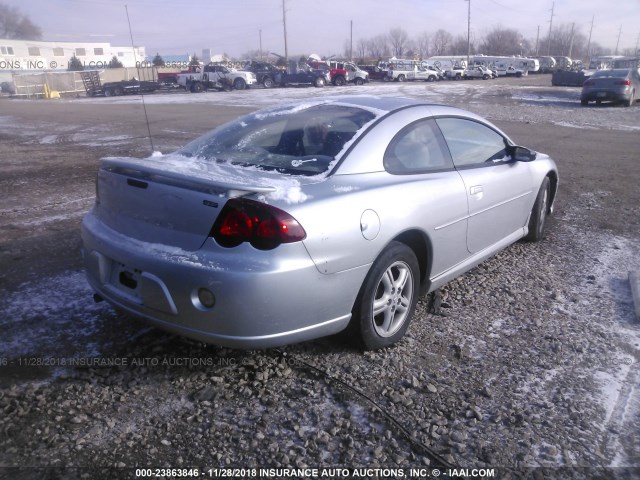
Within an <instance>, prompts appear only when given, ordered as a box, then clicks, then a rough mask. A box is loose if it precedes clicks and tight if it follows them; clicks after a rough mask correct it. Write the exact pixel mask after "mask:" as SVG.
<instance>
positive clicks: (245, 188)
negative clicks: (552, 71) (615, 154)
mask: <svg viewBox="0 0 640 480" xmlns="http://www.w3.org/2000/svg"><path fill="white" fill-rule="evenodd" d="M326 101H327V102H333V101H339V102H340V103H341V104H349V105H354V106H362V107H363V108H367V109H370V110H376V111H378V112H379V114H378V117H377V119H376V120H375V121H374V122H372V123H370V124H369V125H367V126H366V127H365V131H364V132H360V134H359V136H358V137H357V138H355V139H354V140H353V141H352V142H350V143H349V144H348V145H347V146H345V149H344V151H343V152H341V153H340V154H339V155H338V158H337V163H336V165H335V166H334V167H333V170H332V171H331V172H330V173H329V174H327V175H325V176H316V177H296V178H295V179H293V180H292V179H286V182H289V183H288V184H291V185H294V184H295V188H296V189H297V191H298V193H299V194H300V195H299V197H298V198H299V201H293V202H292V201H291V198H289V197H287V196H286V195H285V196H282V195H274V194H273V193H274V191H275V190H277V189H278V188H280V186H279V184H278V182H282V181H283V180H282V179H281V178H280V177H283V175H281V174H278V173H273V172H271V173H266V172H259V173H257V172H256V170H255V169H254V170H250V169H246V168H242V167H233V166H225V165H222V166H219V165H218V166H216V167H215V175H214V174H213V173H212V171H207V168H206V167H202V166H201V167H199V169H198V168H194V165H193V164H192V165H189V164H186V165H184V167H181V166H180V164H179V163H177V164H175V163H174V164H171V165H167V167H166V168H159V167H158V166H157V165H158V163H157V162H154V161H148V162H146V163H145V161H141V160H139V159H105V160H103V164H102V166H101V168H100V171H99V174H98V197H97V201H96V205H95V206H94V208H93V209H92V210H91V211H90V212H89V213H88V214H87V215H86V216H85V218H84V220H83V223H82V238H83V250H84V261H85V265H86V270H87V277H88V280H89V283H90V284H91V286H92V287H93V289H94V290H95V291H96V292H97V293H98V294H99V295H101V296H102V297H104V298H105V299H107V300H108V301H109V302H111V303H112V304H114V305H116V306H118V307H120V308H122V309H124V310H126V311H128V312H130V313H132V314H134V315H136V316H139V317H142V318H145V319H147V320H149V321H151V322H153V323H154V324H156V325H158V326H160V327H162V328H164V329H167V330H170V331H173V332H177V333H180V334H182V335H185V336H188V337H191V338H195V339H198V340H202V341H205V342H210V343H215V344H219V345H226V346H230V347H242V348H263V347H270V346H276V345H283V344H287V343H295V342H300V341H303V340H307V339H312V338H318V337H322V336H326V335H330V334H333V333H336V332H338V331H340V330H342V329H344V328H345V327H346V326H347V324H348V323H349V320H350V317H351V311H352V309H353V306H354V301H355V299H356V297H357V295H358V292H359V290H360V288H361V285H362V284H363V282H364V280H365V277H366V275H367V273H368V271H369V269H370V267H371V265H372V263H373V262H374V261H375V259H376V258H377V257H378V256H379V255H380V253H381V252H382V251H383V250H384V249H385V248H386V246H387V245H388V244H389V243H390V242H391V241H393V240H395V239H398V238H400V239H402V238H406V236H407V235H410V236H412V238H419V239H420V242H423V243H424V245H425V248H426V249H427V250H428V252H429V255H428V265H427V268H426V276H425V277H424V278H422V284H423V291H429V290H434V289H435V288H438V287H439V286H441V285H443V284H445V283H446V282H447V281H450V280H451V279H453V278H455V277H457V276H459V275H460V274H462V273H463V272H465V271H467V270H468V269H470V268H472V267H473V266H475V265H477V264H478V263H480V262H481V261H483V260H484V259H486V258H488V257H489V256H491V255H492V254H494V253H496V252H497V251H499V250H500V249H502V248H504V247H506V246H508V245H509V244H511V243H513V242H515V241H517V240H518V239H519V238H522V237H523V236H524V235H526V233H527V224H528V220H529V214H530V212H531V209H532V207H533V204H534V201H535V197H536V195H537V191H538V188H539V185H540V184H541V183H542V180H543V178H544V177H545V176H547V175H553V176H554V178H557V176H556V175H557V174H556V167H555V164H554V163H553V161H552V160H551V159H549V158H548V157H547V156H546V155H543V154H538V158H537V159H536V160H534V161H532V162H516V161H510V162H503V163H499V164H496V165H490V166H483V167H481V168H470V169H464V170H456V169H454V168H451V169H445V170H442V171H433V172H430V173H417V174H411V175H392V174H390V173H388V172H387V171H385V168H384V153H385V149H386V146H387V145H389V142H391V140H392V139H393V138H394V136H395V135H396V134H397V133H398V131H399V130H400V129H401V128H402V127H404V126H405V125H409V124H411V123H412V122H415V121H418V120H420V119H423V118H425V117H434V116H435V117H439V116H457V117H462V118H466V119H471V120H475V121H480V122H482V123H484V124H485V125H487V126H489V127H490V128H493V129H495V130H496V131H498V132H499V133H500V134H501V135H503V136H504V137H505V139H506V140H507V141H508V142H509V143H512V141H511V140H510V139H509V138H508V137H507V136H506V135H505V134H504V133H503V132H501V131H500V130H499V129H498V128H497V127H495V126H493V125H491V124H490V123H489V122H487V121H486V120H483V119H481V118H480V117H478V116H476V115H474V114H470V113H468V112H464V111H462V110H459V109H455V108H451V107H445V106H438V105H422V104H418V105H414V103H415V102H414V101H413V100H410V99H388V98H382V97H364V96H362V97H361V96H356V97H342V98H340V99H339V100H333V99H328V100H326ZM212 168H213V167H212ZM221 172H222V173H221ZM291 182H293V183H291ZM552 185H553V189H554V190H553V191H552V195H551V198H552V199H553V198H554V197H555V189H556V188H557V181H554V182H552ZM479 186H480V187H481V188H480V189H478V187H479ZM238 196H244V197H247V198H251V199H254V200H257V201H260V202H264V203H268V204H270V205H273V206H275V207H277V208H280V209H282V210H284V211H286V212H287V213H288V214H289V215H291V216H292V217H293V218H295V219H296V220H297V221H298V222H299V223H300V225H302V227H303V228H304V229H305V232H306V238H305V239H304V240H302V241H298V242H295V243H287V244H282V245H280V246H278V247H277V248H275V249H274V250H258V249H256V248H254V247H252V246H251V245H250V244H249V243H243V244H241V245H239V246H237V247H234V248H224V247H222V246H220V245H218V244H217V243H216V241H215V240H214V239H213V238H211V236H210V233H209V232H210V229H211V228H212V225H213V224H214V222H215V220H216V218H217V216H218V214H219V213H220V211H221V210H222V208H223V207H224V205H225V203H226V202H227V201H229V200H230V199H232V198H235V197H238ZM202 288H206V289H207V290H209V291H210V292H213V294H214V295H215V305H214V306H213V307H209V308H207V307H205V306H204V305H202V303H201V302H200V300H199V297H198V292H199V290H200V289H202Z"/></svg>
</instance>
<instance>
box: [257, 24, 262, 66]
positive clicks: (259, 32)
mask: <svg viewBox="0 0 640 480" xmlns="http://www.w3.org/2000/svg"><path fill="white" fill-rule="evenodd" d="M258 35H259V37H260V60H262V29H260V30H258Z"/></svg>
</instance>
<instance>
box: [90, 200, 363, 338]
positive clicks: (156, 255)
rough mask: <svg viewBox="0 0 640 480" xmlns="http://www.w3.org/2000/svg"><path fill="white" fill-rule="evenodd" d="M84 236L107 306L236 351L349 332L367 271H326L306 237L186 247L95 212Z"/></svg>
mask: <svg viewBox="0 0 640 480" xmlns="http://www.w3.org/2000/svg"><path fill="white" fill-rule="evenodd" d="M82 240H83V251H84V262H85V267H86V274H87V279H88V281H89V284H90V285H91V286H92V288H93V289H94V290H95V291H96V293H98V294H99V295H100V296H102V297H103V298H104V299H106V300H107V301H108V302H110V303H111V304H113V305H115V306H117V307H119V308H121V309H123V310H125V311H127V312H129V313H130V314H133V315H134V316H137V317H140V318H142V319H145V320H147V321H149V322H151V323H153V324H154V325H156V326H158V327H160V328H163V329H165V330H169V331H171V332H174V333H178V334H180V335H183V336H186V337H190V338H194V339H196V340H199V341H203V342H207V343H212V344H216V345H222V346H227V347H233V348H248V349H253V348H266V347H274V346H280V345H285V344H289V343H297V342H301V341H305V340H310V339H314V338H319V337H323V336H327V335H331V334H334V333H336V332H339V331H340V330H343V329H344V328H345V327H346V326H347V324H348V323H349V320H350V318H351V309H352V308H353V303H354V301H355V297H356V295H357V293H358V290H359V288H360V285H361V284H362V281H363V280H364V276H365V275H366V272H367V270H368V266H364V267H359V268H356V269H352V270H349V271H346V272H341V273H337V274H332V275H325V274H321V273H320V272H319V271H318V269H317V268H316V266H315V264H314V263H313V261H312V260H311V259H310V257H309V255H308V253H307V251H306V249H305V247H304V245H303V244H302V243H300V242H298V243H295V244H288V245H281V246H280V247H278V253H277V254H274V251H271V252H264V251H259V250H255V249H253V247H251V246H249V245H241V246H239V247H236V248H234V249H222V247H219V246H217V245H216V244H215V242H214V241H213V240H212V239H208V240H207V242H206V244H205V246H203V248H202V249H200V250H198V251H196V252H186V251H182V250H179V249H176V248H175V247H163V246H161V245H157V244H148V243H145V242H140V241H138V240H132V239H128V238H127V237H124V236H122V235H120V234H118V233H117V232H115V231H113V230H111V229H110V228H109V227H107V226H105V225H104V224H103V223H101V222H100V221H99V220H98V219H96V218H95V217H94V216H93V214H92V212H89V213H88V214H87V215H86V216H85V218H84V220H83V223H82ZM283 247H284V248H283ZM123 279H124V280H123ZM123 282H124V284H123ZM125 284H127V285H128V286H127V285H125ZM131 287H134V288H131ZM201 288H206V289H207V290H209V291H210V292H212V293H213V295H214V296H215V305H214V306H213V307H212V308H206V307H205V306H204V305H203V304H202V303H201V302H200V300H199V297H198V292H199V290H200V289H201Z"/></svg>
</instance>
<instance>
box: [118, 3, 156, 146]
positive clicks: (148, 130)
mask: <svg viewBox="0 0 640 480" xmlns="http://www.w3.org/2000/svg"><path fill="white" fill-rule="evenodd" d="M124 10H125V12H127V23H128V24H129V37H130V38H131V49H132V51H133V61H134V62H135V63H136V67H137V68H139V65H140V64H139V63H138V57H137V55H136V47H135V45H134V43H133V33H132V31H131V20H129V9H128V8H127V6H126V5H125V6H124ZM138 76H140V71H138ZM140 95H141V96H142V109H143V110H144V119H145V121H146V122H147V132H148V134H149V143H150V144H151V154H152V155H153V154H154V153H155V148H154V147H153V138H151V126H150V125H149V116H148V115H147V106H146V104H145V103H144V93H142V92H140Z"/></svg>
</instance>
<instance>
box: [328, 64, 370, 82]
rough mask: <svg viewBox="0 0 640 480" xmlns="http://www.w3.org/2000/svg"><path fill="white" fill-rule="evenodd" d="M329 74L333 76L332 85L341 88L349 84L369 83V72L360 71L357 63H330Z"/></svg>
mask: <svg viewBox="0 0 640 480" xmlns="http://www.w3.org/2000/svg"><path fill="white" fill-rule="evenodd" d="M329 68H330V70H329V72H330V74H331V83H333V84H334V85H335V86H337V87H340V86H342V85H345V84H347V83H353V84H354V85H364V84H365V83H368V82H369V72H365V71H364V70H362V69H360V68H359V67H358V66H357V65H356V64H355V63H351V62H336V61H333V60H331V61H330V62H329Z"/></svg>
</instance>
